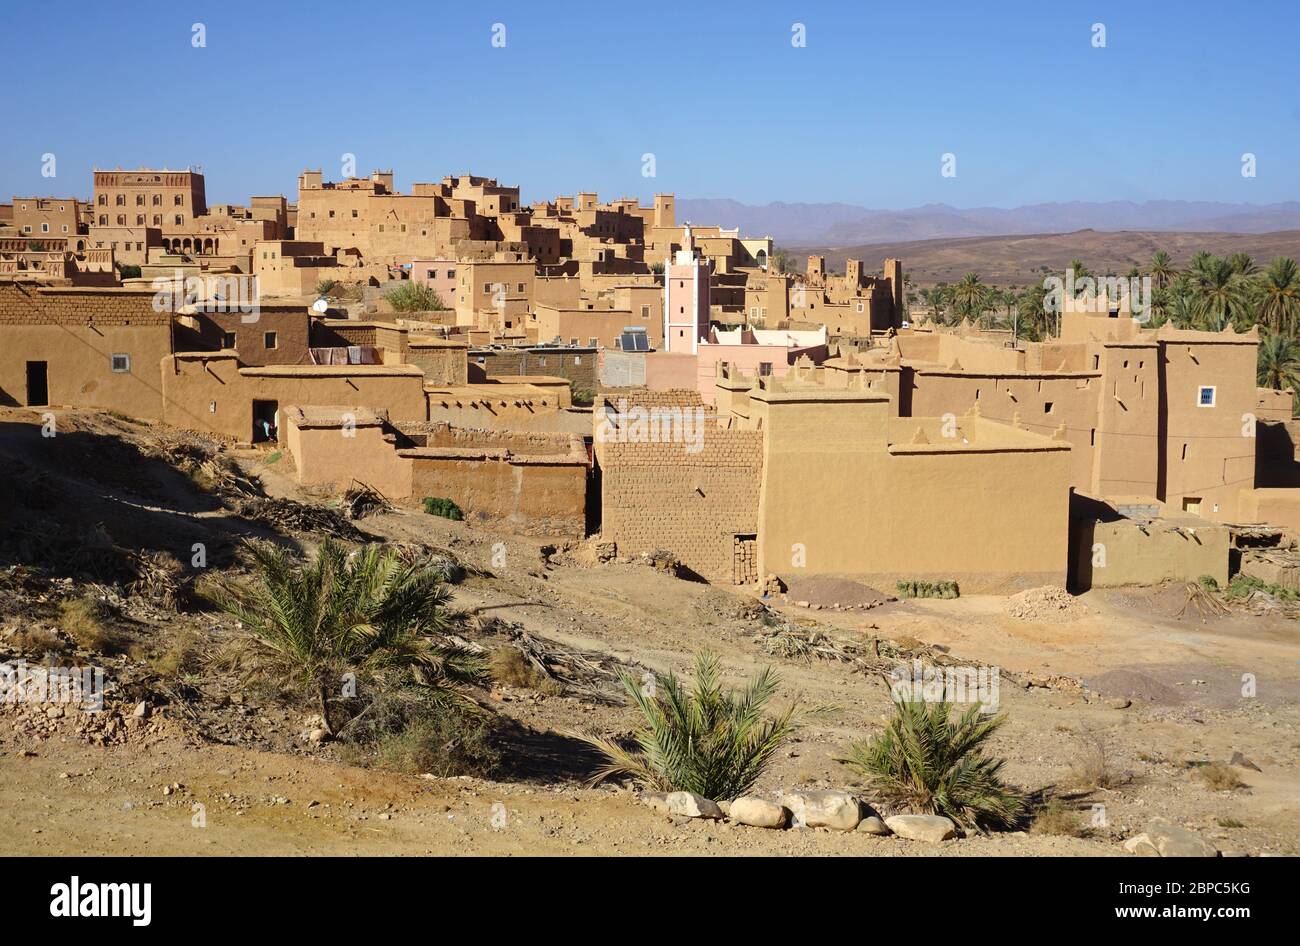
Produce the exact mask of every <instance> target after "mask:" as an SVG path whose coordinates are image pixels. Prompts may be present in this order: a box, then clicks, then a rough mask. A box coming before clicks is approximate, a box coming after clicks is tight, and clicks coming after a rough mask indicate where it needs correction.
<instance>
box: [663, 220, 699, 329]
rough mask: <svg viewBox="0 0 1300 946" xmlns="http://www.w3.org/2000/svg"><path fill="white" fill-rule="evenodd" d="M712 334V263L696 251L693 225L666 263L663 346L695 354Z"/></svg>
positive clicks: (688, 225)
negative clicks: (710, 314)
mask: <svg viewBox="0 0 1300 946" xmlns="http://www.w3.org/2000/svg"><path fill="white" fill-rule="evenodd" d="M708 334H709V264H708V262H707V261H705V260H704V259H702V258H701V257H700V255H699V253H697V252H696V250H695V237H694V236H693V235H692V234H691V225H690V224H689V223H688V224H687V225H686V234H685V236H684V237H683V239H682V248H681V249H680V250H678V251H677V253H676V255H675V256H674V257H673V258H672V259H670V260H669V261H668V263H667V265H666V266H664V347H663V350H664V351H667V352H672V353H673V354H682V355H693V354H695V352H696V350H697V349H698V348H699V344H700V342H701V341H703V340H704V339H705V338H706V337H707V336H708Z"/></svg>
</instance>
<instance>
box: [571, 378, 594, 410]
mask: <svg viewBox="0 0 1300 946" xmlns="http://www.w3.org/2000/svg"><path fill="white" fill-rule="evenodd" d="M569 391H570V392H571V397H572V400H573V403H574V404H575V405H576V406H578V407H590V406H591V404H592V403H593V402H594V401H595V400H596V392H595V391H593V390H592V389H591V388H590V387H588V386H587V385H585V384H579V383H578V382H576V381H570V382H569Z"/></svg>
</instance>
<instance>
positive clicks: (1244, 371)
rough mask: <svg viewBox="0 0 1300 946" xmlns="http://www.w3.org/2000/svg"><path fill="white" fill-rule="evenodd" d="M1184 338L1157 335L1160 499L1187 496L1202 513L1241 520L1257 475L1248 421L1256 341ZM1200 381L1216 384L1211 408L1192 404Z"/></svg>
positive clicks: (1176, 505) (1178, 503) (1176, 504)
mask: <svg viewBox="0 0 1300 946" xmlns="http://www.w3.org/2000/svg"><path fill="white" fill-rule="evenodd" d="M1197 334H1199V335H1201V338H1202V339H1203V338H1204V337H1205V336H1204V334H1203V333H1197ZM1183 337H1185V336H1180V334H1179V333H1176V332H1168V333H1162V340H1164V344H1163V345H1162V351H1163V358H1162V372H1163V376H1164V377H1163V381H1164V384H1163V386H1162V389H1163V391H1164V400H1165V403H1164V405H1163V407H1164V412H1163V413H1164V417H1165V439H1164V444H1165V450H1166V456H1165V462H1164V468H1165V492H1164V495H1163V496H1162V497H1160V498H1161V499H1163V500H1164V501H1165V502H1166V503H1168V504H1169V506H1170V507H1171V508H1172V509H1175V510H1181V509H1182V508H1183V503H1184V502H1185V501H1188V500H1189V498H1191V499H1199V500H1200V515H1202V516H1204V517H1206V518H1208V519H1216V520H1218V521H1221V522H1222V521H1226V522H1232V521H1234V520H1235V519H1236V518H1238V517H1239V509H1238V499H1239V497H1240V494H1241V490H1242V489H1245V488H1249V487H1251V486H1253V485H1254V480H1255V437H1254V434H1255V430H1254V425H1253V424H1251V423H1250V422H1249V418H1250V417H1252V416H1254V414H1255V411H1256V410H1257V409H1258V393H1257V389H1256V387H1255V360H1256V351H1257V342H1258V339H1256V338H1253V337H1252V338H1243V337H1241V336H1232V335H1228V334H1227V333H1224V335H1223V336H1222V339H1221V340H1213V341H1209V342H1206V341H1202V340H1199V339H1198V340H1196V341H1194V342H1192V343H1190V344H1188V343H1185V342H1183V341H1182V340H1181V339H1182V338H1183ZM1210 338H1211V339H1213V338H1214V336H1210ZM1203 385H1204V386H1214V387H1215V399H1214V405H1213V406H1212V407H1202V406H1200V404H1199V403H1198V391H1199V388H1200V387H1201V386H1203ZM1216 507H1217V508H1216Z"/></svg>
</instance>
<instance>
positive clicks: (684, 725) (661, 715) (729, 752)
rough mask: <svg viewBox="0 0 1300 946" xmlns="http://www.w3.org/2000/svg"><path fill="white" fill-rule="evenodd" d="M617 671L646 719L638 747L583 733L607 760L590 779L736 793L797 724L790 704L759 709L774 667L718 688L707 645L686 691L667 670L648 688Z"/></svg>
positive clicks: (770, 689)
mask: <svg viewBox="0 0 1300 946" xmlns="http://www.w3.org/2000/svg"><path fill="white" fill-rule="evenodd" d="M619 677H620V679H621V680H622V681H623V687H624V689H626V690H627V693H628V697H629V698H630V700H631V702H632V704H633V705H634V706H635V707H636V708H637V709H638V710H639V711H640V712H641V716H642V717H643V719H644V725H643V726H642V727H641V728H640V729H639V730H638V731H637V733H636V737H635V738H636V743H637V749H635V750H628V749H625V748H624V747H623V746H620V745H619V744H618V743H616V742H614V741H612V740H610V739H605V738H602V737H599V736H582V737H581V738H582V739H583V740H584V741H586V742H587V743H588V744H589V745H591V746H592V747H594V748H595V749H596V750H597V751H598V752H600V753H601V754H602V755H603V756H604V757H605V760H606V761H605V763H604V764H603V765H602V766H601V767H600V768H599V769H598V770H597V771H596V773H595V774H594V775H593V776H592V777H591V780H590V781H591V784H593V785H594V784H596V783H598V782H600V781H602V780H604V779H606V778H609V777H611V776H627V777H630V778H632V779H633V781H635V782H637V783H639V784H641V785H642V786H644V787H646V788H649V789H653V790H655V791H666V792H676V791H683V792H694V793H695V794H697V795H703V796H704V797H705V798H711V799H714V800H729V799H733V798H736V797H738V796H740V795H743V794H745V793H746V792H747V791H749V790H750V789H752V788H753V787H754V783H755V782H757V781H758V778H759V776H760V775H762V774H763V770H764V769H766V768H767V766H768V763H770V762H771V761H772V757H773V756H774V755H775V754H776V751H777V750H778V749H779V748H780V747H781V745H782V743H784V742H785V741H786V739H788V738H789V737H790V735H791V734H792V733H793V732H794V731H795V730H796V729H797V728H798V723H797V721H796V718H795V707H794V706H790V707H789V708H788V709H786V710H785V711H783V712H781V713H778V714H777V715H776V716H773V717H767V716H765V715H764V712H763V711H764V709H765V708H766V707H767V704H768V701H770V700H771V699H772V697H773V696H774V695H775V694H776V691H777V688H778V687H779V685H780V681H779V680H778V678H777V676H776V675H775V674H774V673H773V672H772V670H771V668H764V669H763V670H761V671H759V673H758V674H756V675H755V676H754V678H753V679H752V680H750V682H749V685H748V686H746V687H745V689H743V690H732V691H730V692H724V691H723V689H722V685H721V678H722V669H721V666H720V664H719V662H718V658H717V657H716V656H715V655H713V654H710V653H707V652H706V653H701V654H697V655H696V657H695V673H694V680H693V681H692V684H691V687H690V689H689V690H688V689H687V687H686V686H685V685H684V684H683V683H682V682H681V681H679V680H678V679H677V677H675V676H674V675H672V674H671V673H670V674H669V675H668V676H667V677H666V678H665V679H664V680H662V681H659V682H658V684H657V686H656V687H655V688H654V689H653V691H650V692H647V691H646V689H644V688H643V687H642V686H641V684H640V683H639V682H638V681H636V680H634V679H632V677H630V676H628V675H627V674H626V673H620V674H619Z"/></svg>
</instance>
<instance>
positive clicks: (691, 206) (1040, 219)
mask: <svg viewBox="0 0 1300 946" xmlns="http://www.w3.org/2000/svg"><path fill="white" fill-rule="evenodd" d="M677 219H678V222H684V221H687V220H690V221H694V222H697V223H700V224H706V225H710V226H712V225H715V224H716V225H718V226H722V227H726V228H728V229H730V228H731V227H737V226H738V227H740V232H741V234H742V235H743V236H751V237H761V236H770V237H772V238H773V239H774V240H775V241H776V242H777V244H778V245H781V246H787V247H795V246H848V245H853V244H862V243H896V242H901V241H908V240H934V239H951V238H954V237H976V236H997V235H1002V234H1008V233H1018V234H1033V233H1062V232H1068V231H1072V230H1084V229H1091V230H1103V231H1109V230H1146V231H1151V230H1180V231H1207V232H1216V233H1271V232H1274V231H1278V230H1300V202H1296V201H1287V202H1285V203H1280V204H1229V203H1217V202H1212V201H1192V200H1151V201H1146V202H1145V203H1134V202H1133V201H1124V200H1113V201H1106V202H1090V201H1071V202H1069V203H1056V204H1030V205H1028V206H1025V207H1014V208H1011V209H1006V208H1001V207H975V208H972V209H969V210H962V209H960V208H958V207H949V206H948V205H947V204H926V205H925V206H924V207H913V208H911V209H908V210H872V209H870V208H868V207H856V206H854V205H852V204H839V203H832V204H787V203H780V202H778V203H773V204H763V205H762V206H754V205H751V204H742V203H739V202H738V201H734V200H727V199H678V201H677Z"/></svg>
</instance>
